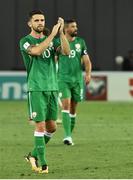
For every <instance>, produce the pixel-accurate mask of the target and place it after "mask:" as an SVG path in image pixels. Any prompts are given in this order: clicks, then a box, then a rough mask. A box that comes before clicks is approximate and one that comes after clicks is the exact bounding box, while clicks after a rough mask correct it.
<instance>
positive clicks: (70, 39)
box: [66, 34, 75, 42]
mask: <svg viewBox="0 0 133 180" xmlns="http://www.w3.org/2000/svg"><path fill="white" fill-rule="evenodd" d="M66 38H67V39H68V41H70V42H71V41H74V40H75V37H72V36H70V35H69V34H66Z"/></svg>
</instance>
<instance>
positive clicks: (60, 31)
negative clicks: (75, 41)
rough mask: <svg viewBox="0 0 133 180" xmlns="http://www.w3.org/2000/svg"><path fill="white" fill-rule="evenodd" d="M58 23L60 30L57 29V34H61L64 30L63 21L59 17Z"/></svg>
mask: <svg viewBox="0 0 133 180" xmlns="http://www.w3.org/2000/svg"><path fill="white" fill-rule="evenodd" d="M58 23H60V25H61V26H60V29H59V33H63V29H64V19H63V18H61V17H59V18H58Z"/></svg>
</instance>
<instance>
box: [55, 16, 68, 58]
mask: <svg viewBox="0 0 133 180" xmlns="http://www.w3.org/2000/svg"><path fill="white" fill-rule="evenodd" d="M58 22H59V23H60V24H61V26H60V30H59V33H60V42H61V47H60V48H58V50H60V51H61V53H62V54H64V55H69V54H70V46H69V42H68V40H67V38H66V36H65V34H64V32H63V29H64V19H63V18H59V20H58Z"/></svg>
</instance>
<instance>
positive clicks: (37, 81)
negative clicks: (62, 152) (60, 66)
mask: <svg viewBox="0 0 133 180" xmlns="http://www.w3.org/2000/svg"><path fill="white" fill-rule="evenodd" d="M28 26H29V27H30V29H31V32H30V34H29V35H27V36H25V37H23V38H22V39H21V40H20V50H21V54H22V56H23V60H24V64H25V67H26V70H27V86H28V106H29V115H30V119H31V120H33V121H34V122H35V131H34V139H35V147H34V149H33V151H32V152H31V153H30V154H29V155H28V156H27V157H26V158H27V160H28V161H29V162H30V163H31V166H32V170H34V171H36V172H39V173H48V165H47V162H46V152H45V151H46V148H45V144H46V143H47V142H48V141H49V140H50V138H51V136H52V134H53V133H54V132H55V130H56V123H55V120H56V119H57V112H58V108H57V103H58V102H57V99H58V83H57V76H56V67H55V52H56V50H58V49H61V53H63V54H66V55H68V54H69V53H70V48H69V43H68V41H67V39H66V37H65V35H64V33H63V27H64V20H63V19H62V18H58V23H57V24H56V25H54V27H53V29H52V32H51V33H50V35H49V36H45V35H44V28H45V16H44V13H43V12H42V11H40V10H35V11H32V12H30V13H29V20H28ZM58 32H59V33H60V42H61V45H59V43H58V42H57V41H56V39H55V36H56V34H57V33H58ZM38 159H39V160H40V164H41V168H38V165H37V160H38Z"/></svg>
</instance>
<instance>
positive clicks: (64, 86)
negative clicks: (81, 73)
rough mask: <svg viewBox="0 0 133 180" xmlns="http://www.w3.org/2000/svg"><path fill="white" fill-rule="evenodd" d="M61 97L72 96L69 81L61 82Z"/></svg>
mask: <svg viewBox="0 0 133 180" xmlns="http://www.w3.org/2000/svg"><path fill="white" fill-rule="evenodd" d="M59 97H60V99H61V100H62V99H68V98H71V90H70V86H69V83H67V82H63V81H60V82H59Z"/></svg>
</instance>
